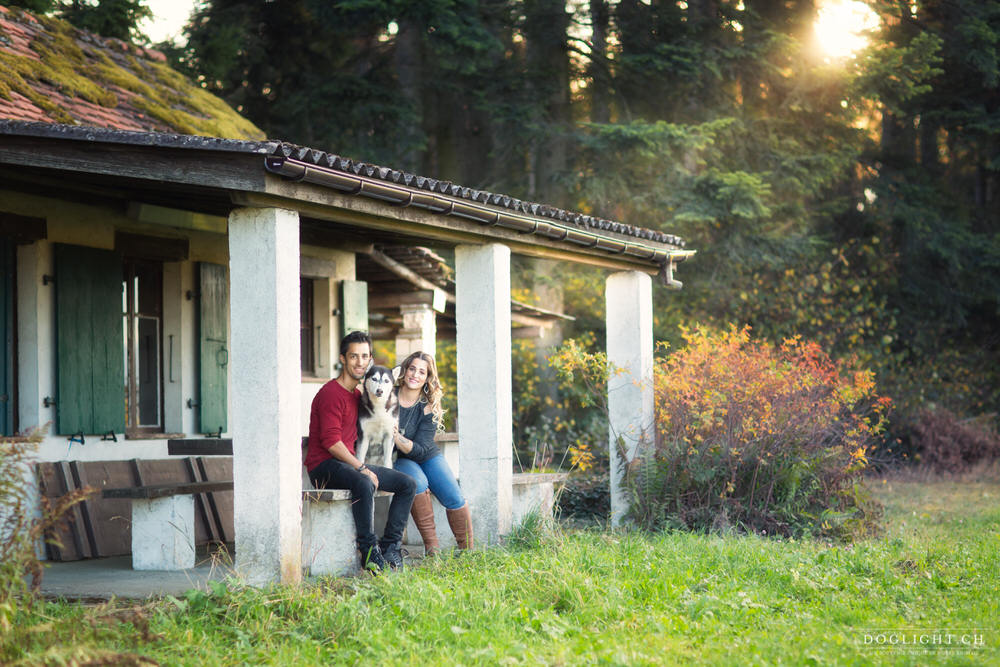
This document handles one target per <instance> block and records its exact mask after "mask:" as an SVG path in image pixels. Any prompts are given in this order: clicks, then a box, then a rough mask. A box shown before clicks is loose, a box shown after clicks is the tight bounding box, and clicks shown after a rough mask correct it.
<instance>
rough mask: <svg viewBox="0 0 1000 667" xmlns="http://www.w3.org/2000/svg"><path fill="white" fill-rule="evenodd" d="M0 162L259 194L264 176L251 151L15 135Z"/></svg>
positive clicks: (0, 151) (0, 150)
mask: <svg viewBox="0 0 1000 667" xmlns="http://www.w3.org/2000/svg"><path fill="white" fill-rule="evenodd" d="M0 164H11V165H20V166H25V167H39V168H43V169H52V170H55V171H57V172H63V173H65V172H68V171H69V172H73V171H76V172H81V173H84V174H100V175H105V176H120V177H125V178H136V179H143V180H150V181H157V182H170V183H187V184H190V185H200V186H204V187H217V188H226V189H236V190H263V189H264V181H265V177H266V176H267V173H266V172H265V171H264V165H263V160H262V157H261V156H260V155H259V154H254V153H238V152H227V151H219V150H211V149H206V150H198V149H197V148H194V149H185V148H175V147H170V146H139V145H134V144H110V143H102V142H100V141H67V140H65V139H60V138H57V139H49V138H45V137H27V136H15V135H5V136H4V140H3V142H0Z"/></svg>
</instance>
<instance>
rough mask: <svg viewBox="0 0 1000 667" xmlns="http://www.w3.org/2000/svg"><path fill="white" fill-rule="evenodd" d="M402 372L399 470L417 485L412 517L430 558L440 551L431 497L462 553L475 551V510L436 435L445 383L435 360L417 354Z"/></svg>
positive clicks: (398, 383) (398, 385) (397, 439)
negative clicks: (471, 510)
mask: <svg viewBox="0 0 1000 667" xmlns="http://www.w3.org/2000/svg"><path fill="white" fill-rule="evenodd" d="M400 368H401V369H402V372H401V373H400V376H399V379H397V380H396V393H397V396H398V397H399V427H398V428H397V430H396V434H395V438H394V439H395V443H396V449H397V450H399V456H398V457H397V459H396V464H395V466H394V467H395V469H396V470H398V471H400V472H404V473H406V474H407V475H410V476H411V477H413V479H414V480H416V482H417V495H416V496H415V497H414V500H413V506H412V507H411V508H410V514H412V515H413V522H414V523H416V524H417V530H419V531H420V537H421V538H423V541H424V553H426V554H427V555H431V554H433V553H435V552H436V551H438V550H440V545H439V543H438V538H437V531H436V529H435V527H434V508H433V507H432V505H431V493H433V494H434V496H435V497H436V498H437V499H438V500H439V501H440V502H441V504H442V505H444V507H445V511H446V513H447V515H448V524H449V525H450V526H451V532H452V533H454V535H455V541H456V542H457V543H458V548H459V549H471V548H472V546H473V545H472V519H471V517H470V515H469V505H468V503H466V502H465V498H464V497H463V496H462V490H461V489H459V488H458V482H457V481H456V480H455V474H454V473H453V472H452V471H451V468H449V467H448V462H447V461H445V458H444V455H443V454H441V450H439V449H438V446H437V445H436V444H435V443H434V435H435V434H436V433H437V432H438V430H439V429H441V428H442V425H441V424H442V421H441V417H442V415H443V414H444V409H443V408H442V407H441V395H442V394H443V393H444V392H443V391H442V390H441V383H440V382H439V381H438V374H437V366H436V365H435V364H434V357H432V356H431V355H429V354H424V353H423V352H414V353H413V354H411V355H410V356H408V357H407V358H406V359H404V360H403V363H402V364H400Z"/></svg>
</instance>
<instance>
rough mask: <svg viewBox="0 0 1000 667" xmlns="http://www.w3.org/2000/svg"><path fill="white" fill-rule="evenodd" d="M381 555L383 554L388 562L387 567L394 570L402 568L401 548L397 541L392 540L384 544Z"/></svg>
mask: <svg viewBox="0 0 1000 667" xmlns="http://www.w3.org/2000/svg"><path fill="white" fill-rule="evenodd" d="M382 555H383V556H385V560H386V561H387V562H388V563H389V567H391V568H392V569H394V570H402V569H403V549H402V548H401V547H400V546H399V542H393V543H392V544H387V545H385V548H384V549H383V550H382Z"/></svg>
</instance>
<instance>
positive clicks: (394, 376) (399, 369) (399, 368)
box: [392, 366, 403, 382]
mask: <svg viewBox="0 0 1000 667" xmlns="http://www.w3.org/2000/svg"><path fill="white" fill-rule="evenodd" d="M402 374H403V367H402V366H395V367H394V368H393V369H392V381H393V382H395V381H396V380H398V379H399V376H400V375H402Z"/></svg>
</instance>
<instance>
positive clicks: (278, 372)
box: [229, 208, 302, 585]
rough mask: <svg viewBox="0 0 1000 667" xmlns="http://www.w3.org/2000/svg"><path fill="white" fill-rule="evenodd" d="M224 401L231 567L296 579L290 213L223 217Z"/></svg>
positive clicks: (293, 230) (295, 252) (297, 469)
mask: <svg viewBox="0 0 1000 667" xmlns="http://www.w3.org/2000/svg"><path fill="white" fill-rule="evenodd" d="M229 267H230V275H229V283H230V331H231V340H232V348H231V349H232V351H231V354H230V376H229V377H230V385H229V395H230V406H231V408H230V409H231V418H230V420H229V429H230V432H231V433H232V435H233V484H234V489H233V490H234V497H233V513H234V517H235V530H236V570H237V572H238V573H239V574H240V575H241V576H243V577H244V578H245V579H246V581H247V582H248V583H250V584H252V585H263V584H267V583H269V582H273V581H281V582H283V583H292V582H296V581H299V580H300V579H301V577H302V537H301V534H302V533H301V528H302V526H301V524H302V475H301V468H302V453H301V433H300V430H301V429H300V416H299V390H300V387H299V385H300V382H301V369H300V360H299V218H298V214H297V213H295V212H294V211H287V210H284V209H277V208H244V209H237V210H235V211H233V212H232V213H231V214H230V216H229Z"/></svg>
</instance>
